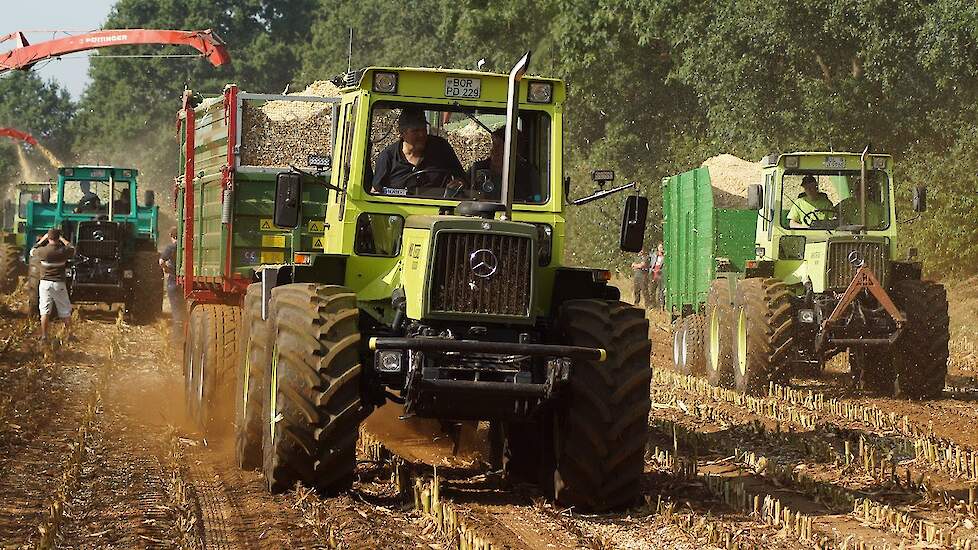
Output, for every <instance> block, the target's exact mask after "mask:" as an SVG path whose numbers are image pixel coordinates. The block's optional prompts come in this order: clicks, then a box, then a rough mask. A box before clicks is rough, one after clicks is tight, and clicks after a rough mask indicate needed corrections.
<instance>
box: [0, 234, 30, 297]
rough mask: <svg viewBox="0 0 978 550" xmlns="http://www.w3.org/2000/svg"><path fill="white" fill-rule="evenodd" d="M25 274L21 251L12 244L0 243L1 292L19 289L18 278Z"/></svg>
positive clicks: (7, 292) (6, 292)
mask: <svg viewBox="0 0 978 550" xmlns="http://www.w3.org/2000/svg"><path fill="white" fill-rule="evenodd" d="M23 272H24V263H23V262H22V261H20V249H19V248H18V247H16V246H14V245H12V244H10V243H0V292H2V293H4V294H9V293H11V292H13V291H14V290H15V289H16V288H17V278H18V277H19V276H20V275H21V274H22V273H23Z"/></svg>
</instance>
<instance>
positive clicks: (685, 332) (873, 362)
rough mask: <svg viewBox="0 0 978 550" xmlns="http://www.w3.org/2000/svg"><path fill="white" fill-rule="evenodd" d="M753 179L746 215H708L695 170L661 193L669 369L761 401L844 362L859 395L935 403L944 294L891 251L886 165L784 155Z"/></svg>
mask: <svg viewBox="0 0 978 550" xmlns="http://www.w3.org/2000/svg"><path fill="white" fill-rule="evenodd" d="M762 170H763V182H762V183H760V184H756V185H751V186H750V187H749V188H748V190H747V191H748V193H747V203H748V208H747V209H719V208H713V195H712V187H711V181H710V174H709V171H708V169H707V168H698V169H696V170H692V171H690V172H686V173H684V174H680V175H678V176H673V177H671V178H666V179H665V180H664V181H663V196H664V203H665V204H664V212H665V222H664V228H665V245H666V258H667V259H668V264H667V269H666V276H667V283H666V288H667V306H668V308H669V310H670V311H671V312H672V314H673V317H674V319H675V323H674V327H675V330H674V337H675V338H674V362H675V364H676V366H677V368H678V369H680V370H682V371H685V372H689V373H692V374H705V375H706V376H707V377H708V378H709V380H710V381H711V382H712V383H714V384H717V385H726V386H733V387H736V388H737V389H739V390H742V391H746V392H751V393H761V392H764V391H765V390H766V389H767V387H768V386H769V384H770V382H778V383H783V382H785V381H787V380H788V378H789V377H790V376H791V375H792V373H798V374H807V375H811V374H817V373H818V372H819V371H820V370H821V369H822V368H823V367H824V365H825V362H826V361H827V360H828V359H830V358H831V357H833V356H835V355H837V354H840V353H846V354H847V355H848V362H849V367H850V370H851V373H852V377H853V382H854V383H857V384H859V385H860V386H861V387H862V388H865V389H868V390H872V391H876V392H880V393H884V394H896V395H903V396H907V397H915V398H922V397H932V396H937V395H940V393H941V392H942V391H943V389H944V379H945V376H946V374H947V361H948V304H947V296H946V293H945V290H944V287H943V286H941V285H939V284H936V283H931V282H925V281H923V280H921V263H920V262H918V261H915V260H914V256H915V254H916V252H915V251H914V250H913V249H911V251H910V253H909V254H906V255H902V256H901V254H900V252H899V251H898V249H897V229H898V224H897V219H896V209H895V207H894V199H893V197H894V183H893V159H892V157H890V156H889V155H878V154H870V153H869V151H868V148H867V150H866V151H864V152H863V153H862V154H859V153H836V152H829V153H816V152H807V153H789V154H782V155H770V156H768V157H765V158H764V160H763V161H762ZM913 195H914V196H913V209H914V211H916V212H922V211H923V210H924V209H925V206H926V201H925V197H926V194H925V189H923V188H919V187H918V188H915V189H914V193H913Z"/></svg>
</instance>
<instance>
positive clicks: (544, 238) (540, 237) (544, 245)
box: [537, 223, 554, 267]
mask: <svg viewBox="0 0 978 550" xmlns="http://www.w3.org/2000/svg"><path fill="white" fill-rule="evenodd" d="M537 242H538V243H539V247H540V248H539V252H538V254H539V256H538V259H539V263H540V266H541V267H543V266H546V265H550V260H551V258H552V257H553V242H554V228H552V227H550V226H549V225H547V224H545V223H541V224H537Z"/></svg>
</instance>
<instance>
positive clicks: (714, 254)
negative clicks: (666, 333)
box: [662, 167, 757, 373]
mask: <svg viewBox="0 0 978 550" xmlns="http://www.w3.org/2000/svg"><path fill="white" fill-rule="evenodd" d="M662 201H663V210H662V212H663V219H662V234H663V239H662V243H663V246H664V248H665V254H666V256H665V259H666V263H665V297H666V311H668V312H669V315H670V317H671V319H672V322H673V329H674V330H673V336H674V338H676V339H677V340H676V341H675V342H674V345H673V362H674V365H675V366H676V367H677V368H678V369H679V370H680V371H683V372H688V373H692V372H695V371H697V370H699V369H697V368H696V367H694V365H697V364H699V363H701V362H702V361H703V360H704V359H703V353H702V349H703V342H704V339H705V333H706V328H707V327H706V326H705V322H704V319H705V318H704V316H703V310H704V308H705V306H706V302H707V297H708V295H709V292H710V286H711V285H712V284H713V283H714V280H716V275H717V273H718V272H740V273H742V272H744V270H745V269H746V266H747V262H748V261H751V260H753V259H754V258H755V250H754V249H755V243H754V227H755V226H756V224H757V211H756V210H746V209H736V208H714V201H713V185H712V183H711V180H710V170H709V168H706V167H702V168H696V169H695V170H690V171H688V172H683V173H682V174H679V175H676V176H671V177H668V178H664V179H663V180H662Z"/></svg>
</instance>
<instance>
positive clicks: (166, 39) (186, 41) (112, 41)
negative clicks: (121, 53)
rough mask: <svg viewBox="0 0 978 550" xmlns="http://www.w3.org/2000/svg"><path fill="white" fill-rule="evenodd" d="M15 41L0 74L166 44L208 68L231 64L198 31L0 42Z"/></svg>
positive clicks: (20, 37) (218, 43) (111, 32)
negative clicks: (79, 55) (190, 52)
mask: <svg viewBox="0 0 978 550" xmlns="http://www.w3.org/2000/svg"><path fill="white" fill-rule="evenodd" d="M7 40H16V42H17V46H16V47H15V48H14V49H12V50H10V51H8V52H4V53H2V54H0V74H3V73H5V72H7V71H11V70H15V69H19V70H27V69H30V68H31V67H33V66H34V64H35V63H37V62H39V61H44V60H45V59H53V58H56V57H60V56H62V55H67V54H70V53H76V52H83V51H87V50H94V49H99V48H106V47H109V46H135V45H142V44H170V45H184V46H190V47H191V48H194V49H195V50H197V51H199V52H200V53H201V55H202V56H203V57H205V58H206V59H207V60H208V61H209V62H210V63H211V65H214V66H215V67H220V66H221V65H225V64H227V63H230V62H231V56H230V55H229V54H228V51H227V48H226V47H225V45H224V41H223V40H221V39H220V38H219V37H218V36H217V35H216V34H214V32H213V31H211V30H210V29H207V30H202V31H171V30H155V29H106V30H101V31H94V32H90V33H85V34H78V35H74V36H67V37H64V38H57V39H55V40H48V41H46V42H41V43H38V44H30V43H28V41H27V38H26V37H25V36H24V33H23V32H20V31H18V32H14V33H11V34H8V35H6V36H2V37H0V42H6V41H7Z"/></svg>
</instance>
